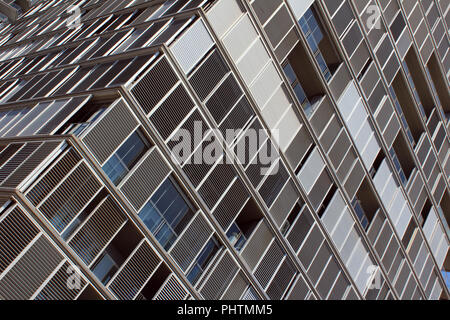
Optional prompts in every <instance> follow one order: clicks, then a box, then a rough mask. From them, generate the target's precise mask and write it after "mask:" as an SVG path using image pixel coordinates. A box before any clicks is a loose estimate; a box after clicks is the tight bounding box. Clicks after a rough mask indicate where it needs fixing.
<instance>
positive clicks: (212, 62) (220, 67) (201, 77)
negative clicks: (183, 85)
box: [189, 50, 230, 101]
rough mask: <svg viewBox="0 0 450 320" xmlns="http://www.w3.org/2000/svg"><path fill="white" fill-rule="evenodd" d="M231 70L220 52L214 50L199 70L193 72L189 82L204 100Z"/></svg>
mask: <svg viewBox="0 0 450 320" xmlns="http://www.w3.org/2000/svg"><path fill="white" fill-rule="evenodd" d="M229 71H230V69H229V68H228V65H227V64H226V63H225V61H224V60H223V58H222V57H221V55H220V53H219V52H218V51H217V50H214V51H213V52H212V54H211V55H210V56H209V57H208V58H207V59H206V60H205V61H204V62H203V64H202V65H201V66H200V67H199V68H198V70H197V71H195V72H194V73H193V74H192V76H191V78H190V79H189V83H190V84H191V86H192V87H193V88H194V91H195V92H196V93H197V95H198V97H199V98H200V99H201V100H202V101H203V100H205V98H206V97H207V96H208V95H209V94H210V93H211V91H212V90H213V89H214V88H215V87H216V85H217V84H218V83H219V82H220V80H222V79H223V77H225V75H226V74H227V73H228V72H229Z"/></svg>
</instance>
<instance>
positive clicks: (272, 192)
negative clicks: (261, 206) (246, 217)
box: [259, 162, 289, 207]
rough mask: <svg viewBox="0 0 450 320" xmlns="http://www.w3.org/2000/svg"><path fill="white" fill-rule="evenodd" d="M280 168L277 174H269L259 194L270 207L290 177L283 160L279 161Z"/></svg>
mask: <svg viewBox="0 0 450 320" xmlns="http://www.w3.org/2000/svg"><path fill="white" fill-rule="evenodd" d="M278 166H279V168H278V170H277V172H276V173H275V174H271V175H269V176H268V177H267V178H266V180H265V181H264V183H263V185H262V186H261V187H260V188H259V194H260V195H261V197H262V198H263V200H264V202H265V203H266V205H267V206H268V207H270V206H271V205H272V203H273V202H274V201H275V199H276V197H277V196H278V194H279V193H280V192H281V189H282V188H283V186H284V185H285V184H286V182H287V180H288V179H289V174H288V173H287V171H286V168H285V167H284V164H283V163H282V162H278Z"/></svg>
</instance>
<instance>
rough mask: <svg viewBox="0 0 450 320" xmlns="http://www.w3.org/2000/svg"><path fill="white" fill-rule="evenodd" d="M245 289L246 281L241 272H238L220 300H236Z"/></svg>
mask: <svg viewBox="0 0 450 320" xmlns="http://www.w3.org/2000/svg"><path fill="white" fill-rule="evenodd" d="M247 287H248V281H247V280H246V279H245V277H244V275H243V273H242V271H239V272H238V274H236V276H235V277H234V279H233V281H232V282H231V283H230V285H229V286H228V289H227V290H226V291H225V293H224V294H223V296H222V297H221V300H238V299H239V298H240V297H241V296H242V294H243V293H244V291H245V289H246V288H247Z"/></svg>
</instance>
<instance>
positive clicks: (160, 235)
mask: <svg viewBox="0 0 450 320" xmlns="http://www.w3.org/2000/svg"><path fill="white" fill-rule="evenodd" d="M156 239H157V240H158V242H159V243H160V244H161V245H162V246H163V247H164V249H166V250H167V249H169V248H170V247H171V245H172V244H173V243H174V242H175V239H176V235H175V233H174V231H173V230H172V229H171V228H170V227H169V226H168V225H167V224H166V223H164V224H163V225H162V226H161V228H160V229H159V231H158V232H157V234H156Z"/></svg>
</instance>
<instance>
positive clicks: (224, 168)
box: [199, 161, 236, 209]
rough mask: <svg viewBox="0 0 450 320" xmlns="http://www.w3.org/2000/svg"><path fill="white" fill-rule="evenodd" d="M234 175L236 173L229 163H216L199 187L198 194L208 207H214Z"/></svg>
mask: <svg viewBox="0 0 450 320" xmlns="http://www.w3.org/2000/svg"><path fill="white" fill-rule="evenodd" d="M224 162H225V161H224ZM235 177H236V173H235V171H234V169H233V167H232V166H231V165H229V164H226V163H219V164H217V165H216V167H215V168H214V169H213V170H212V172H211V173H210V175H209V176H208V178H207V179H206V180H205V182H204V183H203V184H202V186H201V187H200V189H199V193H200V196H201V197H202V199H203V200H204V201H205V202H206V204H207V205H208V208H210V209H212V208H214V206H215V205H216V203H217V201H218V200H219V198H220V197H221V196H222V195H223V194H224V192H225V190H226V189H227V188H228V186H229V185H230V184H231V182H232V181H233V180H234V178H235Z"/></svg>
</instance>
